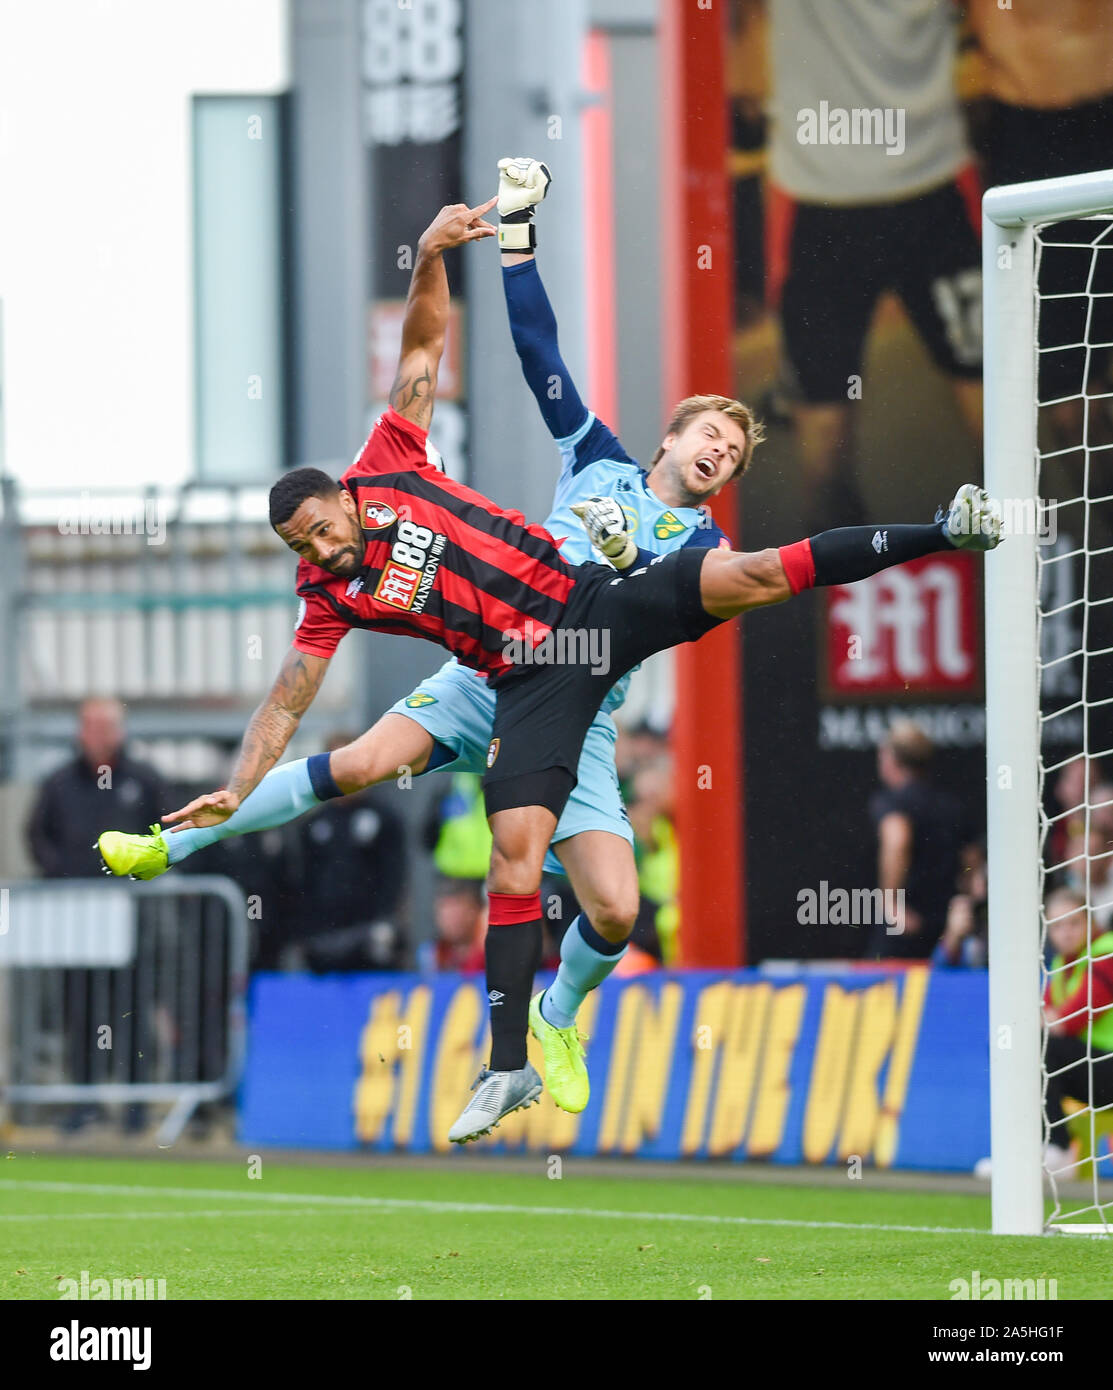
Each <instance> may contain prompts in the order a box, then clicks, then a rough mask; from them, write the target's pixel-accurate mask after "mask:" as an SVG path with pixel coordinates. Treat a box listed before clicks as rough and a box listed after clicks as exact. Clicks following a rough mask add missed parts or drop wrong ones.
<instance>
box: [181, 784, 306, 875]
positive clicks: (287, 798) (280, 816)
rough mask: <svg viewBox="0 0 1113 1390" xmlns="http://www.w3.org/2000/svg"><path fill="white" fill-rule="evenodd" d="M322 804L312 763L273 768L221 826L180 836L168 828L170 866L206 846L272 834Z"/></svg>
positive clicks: (205, 827) (208, 827)
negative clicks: (252, 834) (255, 834)
mask: <svg viewBox="0 0 1113 1390" xmlns="http://www.w3.org/2000/svg"><path fill="white" fill-rule="evenodd" d="M320 804H321V803H320V798H319V797H318V796H317V795H316V793H315V792H314V790H313V782H312V779H311V778H310V775H309V759H308V758H298V759H297V761H296V762H292V763H283V764H282V766H281V767H275V768H272V769H271V770H270V772H268V773H267V775H266V776H265V777H264V778H263V780H262V781H261V782H260V783H259V785H258V786H257V787H256V788H255V790H254V791H253V792H252V793H251V794H250V795H249V796H246V797H244V799H243V801H242V802H240V806H239V809H238V810H237V811H236V812H235V814H234V815H231V816H229V817H228V819H227V820H226V821H223V822H222V823H221V824H220V825H207V826H204V827H203V828H201V829H195V828H192V827H191V828H190V829H189V830H179V831H177V832H176V833H171V830H170V827H169V826H167V828H166V843H167V846H168V847H169V851H170V855H169V858H170V863H171V864H177V863H178V862H179V861H180V860H182V859H185V858H187V856H189V855H191V854H194V853H195V852H196V851H197V850H199V849H204V848H205V846H206V845H213V844H216V842H217V841H218V840H227V839H229V838H230V837H231V836H233V835H246V834H247V833H248V832H249V831H251V830H271V829H273V827H274V826H276V825H285V824H286V822H287V821H290V820H293V819H294V818H295V817H296V816H300V815H301V814H302V813H303V812H304V811H309V810H311V809H312V808H313V807H314V806H319V805H320Z"/></svg>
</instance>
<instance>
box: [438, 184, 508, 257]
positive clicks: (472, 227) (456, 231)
mask: <svg viewBox="0 0 1113 1390" xmlns="http://www.w3.org/2000/svg"><path fill="white" fill-rule="evenodd" d="M497 201H498V197H497V195H496V196H495V197H494V198H488V199H487V201H486V202H485V203H480V204H479V206H478V207H474V208H470V207H468V205H467V203H449V204H448V206H447V207H443V208H441V210H440V212H438V213H437V215H436V217H434V218H433V220H432V222H430V223H429V225H428V227H426V229H425V230H424V232H422V234H421V243H420V244H421V246H422V247H423V248H424V249H425V250H426V251H428V252H430V253H432V254H436V253H437V252H439V251H447V250H449V249H450V248H451V247H453V246H463V245H464V243H465V242H468V241H480V240H482V239H483V238H484V237H489V236H494V235H495V231H496V229H495V228H494V227H492V226H491V224H490V222H484V221H483V214H484V213H485V212H490V210H491V209H492V208H493V207H494V205H495V203H496V202H497Z"/></svg>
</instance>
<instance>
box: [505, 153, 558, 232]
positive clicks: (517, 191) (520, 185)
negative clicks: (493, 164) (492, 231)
mask: <svg viewBox="0 0 1113 1390" xmlns="http://www.w3.org/2000/svg"><path fill="white" fill-rule="evenodd" d="M550 183H552V175H551V174H550V173H549V169H548V166H547V165H545V164H541V163H540V162H539V161H538V160H536V159H500V160H499V202H498V209H499V250H500V251H525V252H529V251H532V250H533V249H534V247H535V246H536V245H537V235H536V233H535V231H534V227H533V210H534V208H535V207H536V205H537V204H538V203H539V202H540V201H541V199H542V198H544V196H545V194H546V193H547V192H548V191H549V184H550Z"/></svg>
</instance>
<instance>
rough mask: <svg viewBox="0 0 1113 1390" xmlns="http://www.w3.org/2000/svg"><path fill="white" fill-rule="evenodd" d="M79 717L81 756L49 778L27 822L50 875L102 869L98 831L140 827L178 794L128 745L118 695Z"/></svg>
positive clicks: (37, 856)
mask: <svg viewBox="0 0 1113 1390" xmlns="http://www.w3.org/2000/svg"><path fill="white" fill-rule="evenodd" d="M79 720H80V723H79V726H78V733H77V743H78V752H77V756H76V757H75V758H72V759H71V760H70V761H69V762H66V763H63V764H62V766H61V767H60V768H58V769H57V770H56V771H55V772H53V773H51V775H50V776H49V777H48V778H47V779H46V781H45V782H44V783H43V785H42V787H41V788H40V789H39V795H38V797H37V799H36V801H35V806H34V809H33V811H32V812H31V819H30V821H29V822H28V826H27V838H28V841H29V843H30V848H31V854H32V856H33V857H34V860H35V863H36V864H37V865H38V866H39V870H40V872H41V873H42V875H43V877H44V878H87V877H92V876H93V875H94V874H99V873H100V871H101V866H100V858H99V857H98V855H97V851H96V839H97V836H98V835H99V834H100V832H101V830H102V828H103V827H104V826H105V825H106V824H112V825H120V826H122V827H124V828H126V829H127V830H129V831H132V832H133V833H135V834H139V833H141V832H143V831H145V830H147V828H148V827H149V826H150V825H151V824H152V823H153V822H155V821H157V820H158V819H159V817H160V816H161V815H162V814H163V812H164V811H165V810H166V808H167V806H169V804H170V801H171V798H170V797H168V795H167V791H166V788H165V785H164V783H163V781H162V779H161V777H160V776H159V775H158V773H157V772H156V771H155V770H154V768H153V767H149V766H148V765H147V764H146V763H140V762H136V761H135V760H134V759H132V758H129V757H128V755H127V753H126V752H125V751H124V738H125V732H124V707H123V705H121V704H120V702H119V700H103V699H94V700H86V701H85V703H84V704H83V705H82V706H81V711H80V715H79ZM106 816H107V817H108V820H107V821H106V819H105V817H106Z"/></svg>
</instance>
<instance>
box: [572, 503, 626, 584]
mask: <svg viewBox="0 0 1113 1390" xmlns="http://www.w3.org/2000/svg"><path fill="white" fill-rule="evenodd" d="M572 510H573V512H575V514H576V515H577V516H578V517H579V518H580V520H581V521H582V522H583V526H584V530H585V531H586V532H587V534H588V537H589V539H590V541H591V543H592V545H593V546H594V547H595V548H596V550H601V551H602V552H603V554H604V555H605V556H606V557H607V559H608V560H609V561H610V562H611V564H612V565H614V567H615V569H616V570H625V569H629V568H630V566H631V565H632V564H633V563H634V561H635V560H636V559H637V558H638V547H637V546H636V545H635V544H634V538H633V536H631V534H630V532H629V530H628V529H627V521H626V513H625V512H624V511H623V510H622V508H621V507H620V506H619V505H618V503H617V502H616V501H615V500H614V498H613V497H588V498H585V500H584V501H583V502H573V503H572Z"/></svg>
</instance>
